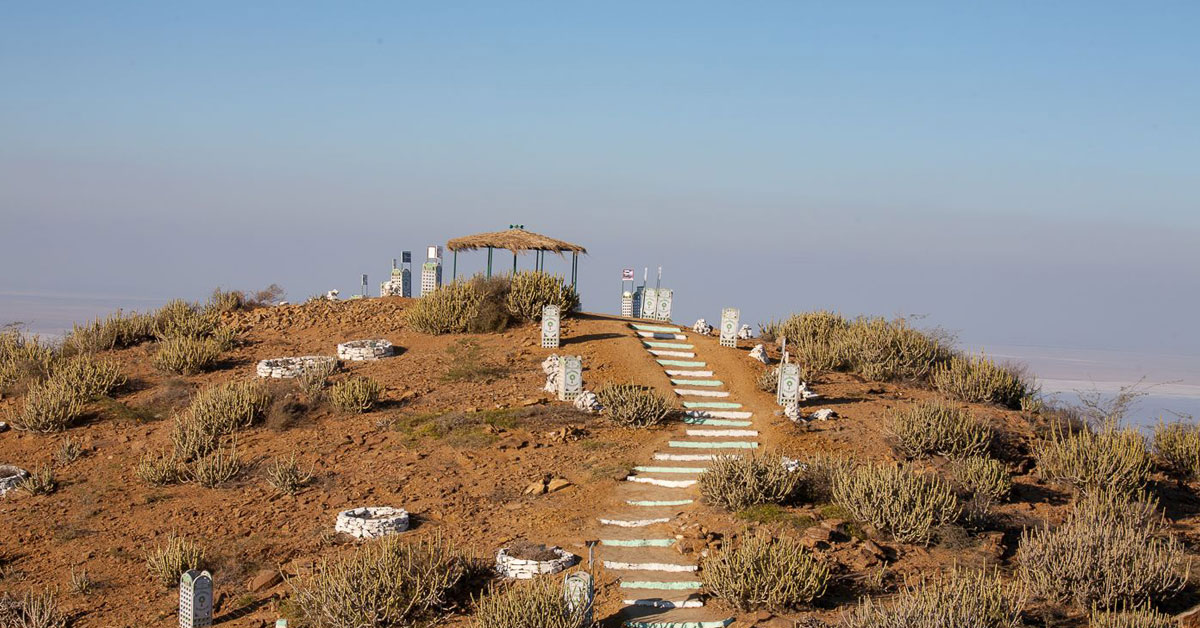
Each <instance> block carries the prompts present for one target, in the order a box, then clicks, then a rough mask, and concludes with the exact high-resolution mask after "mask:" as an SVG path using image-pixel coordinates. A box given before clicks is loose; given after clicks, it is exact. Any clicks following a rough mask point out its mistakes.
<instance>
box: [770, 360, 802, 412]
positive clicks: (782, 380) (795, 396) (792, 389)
mask: <svg viewBox="0 0 1200 628" xmlns="http://www.w3.org/2000/svg"><path fill="white" fill-rule="evenodd" d="M777 390H778V396H777V398H776V401H778V402H779V405H781V406H785V405H787V404H789V403H795V402H797V401H798V400H799V396H800V365H799V364H780V365H779V384H778V386H777Z"/></svg>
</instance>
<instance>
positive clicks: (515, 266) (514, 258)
mask: <svg viewBox="0 0 1200 628" xmlns="http://www.w3.org/2000/svg"><path fill="white" fill-rule="evenodd" d="M513 274H514V275H515V274H517V252H516V251H513Z"/></svg>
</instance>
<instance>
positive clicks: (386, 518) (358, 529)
mask: <svg viewBox="0 0 1200 628" xmlns="http://www.w3.org/2000/svg"><path fill="white" fill-rule="evenodd" d="M333 529H334V531H335V532H343V533H345V534H349V535H350V536H353V537H355V538H359V539H377V538H379V537H381V536H387V535H389V534H399V533H401V532H404V531H405V530H407V529H408V511H407V510H404V509H403V508H392V507H391V506H362V507H359V508H351V509H350V510H343V511H342V512H339V513H338V516H337V523H336V524H335V525H334V526H333Z"/></svg>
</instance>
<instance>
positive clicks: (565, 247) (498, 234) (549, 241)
mask: <svg viewBox="0 0 1200 628" xmlns="http://www.w3.org/2000/svg"><path fill="white" fill-rule="evenodd" d="M446 248H448V249H450V250H451V251H474V250H476V249H486V248H493V249H508V250H510V251H512V252H513V253H519V252H521V251H553V252H555V253H558V254H559V255H562V254H563V252H568V253H584V254H586V253H587V249H585V248H583V247H582V246H579V245H578V244H571V243H570V242H563V241H562V240H555V239H554V238H551V237H549V236H544V235H542V234H540V233H534V232H532V231H526V230H524V229H509V230H507V231H494V232H492V233H477V234H475V235H469V236H463V237H461V238H454V239H453V240H451V241H449V242H447V243H446Z"/></svg>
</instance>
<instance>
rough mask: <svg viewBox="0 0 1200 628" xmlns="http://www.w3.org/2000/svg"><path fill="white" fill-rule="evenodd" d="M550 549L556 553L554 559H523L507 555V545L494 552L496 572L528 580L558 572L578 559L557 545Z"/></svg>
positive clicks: (507, 576) (508, 576) (506, 576)
mask: <svg viewBox="0 0 1200 628" xmlns="http://www.w3.org/2000/svg"><path fill="white" fill-rule="evenodd" d="M550 551H552V552H554V553H555V554H557V555H558V558H555V559H554V560H524V559H521V558H514V557H512V556H509V555H508V548H507V547H504V548H501V549H500V551H499V552H496V573H498V574H500V575H501V576H504V577H505V578H513V579H516V580H530V579H533V578H534V577H536V576H540V575H543V574H551V573H558V572H560V571H562V570H564V569H566V568H567V567H570V566H571V565H574V564H575V561H576V560H577V559H578V557H577V556H575V555H574V554H572V553H570V552H567V551H564V550H562V549H559V548H557V547H552V548H550Z"/></svg>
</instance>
